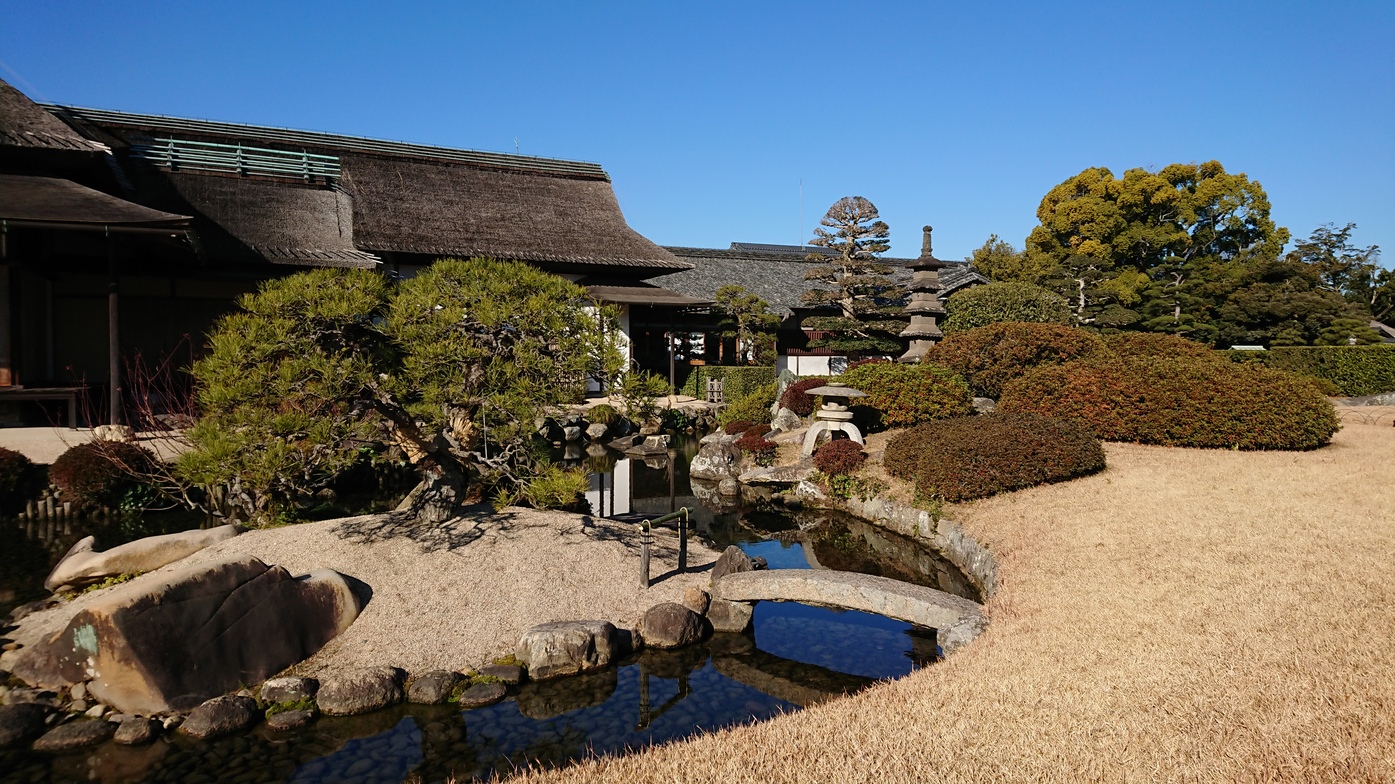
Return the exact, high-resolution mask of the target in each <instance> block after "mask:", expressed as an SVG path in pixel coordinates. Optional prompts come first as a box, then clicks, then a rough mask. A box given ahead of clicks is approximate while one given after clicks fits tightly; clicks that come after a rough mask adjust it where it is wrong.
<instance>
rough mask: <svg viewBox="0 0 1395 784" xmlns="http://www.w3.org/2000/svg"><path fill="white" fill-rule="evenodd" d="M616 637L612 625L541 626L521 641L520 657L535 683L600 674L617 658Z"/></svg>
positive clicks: (534, 628)
mask: <svg viewBox="0 0 1395 784" xmlns="http://www.w3.org/2000/svg"><path fill="white" fill-rule="evenodd" d="M616 637H617V635H616V629H615V626H614V625H613V624H612V623H610V622H609V621H558V622H555V623H543V624H538V625H537V626H534V627H533V628H531V629H529V630H528V631H526V632H524V633H523V637H522V638H521V639H519V641H518V652H517V657H518V660H519V661H520V662H523V663H524V665H525V666H526V667H527V668H528V677H529V678H532V679H533V680H545V679H547V678H558V677H561V676H563V675H574V674H576V673H579V672H588V671H591V670H599V669H601V668H602V667H605V666H606V665H608V664H610V660H611V659H612V658H613V657H614V656H615V655H616V652H617V648H618V642H617V639H616Z"/></svg>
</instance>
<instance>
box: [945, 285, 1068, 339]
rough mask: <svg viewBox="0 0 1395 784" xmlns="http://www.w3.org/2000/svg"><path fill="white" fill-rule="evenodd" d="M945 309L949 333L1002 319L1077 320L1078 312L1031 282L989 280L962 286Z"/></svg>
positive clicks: (1045, 321) (1047, 321)
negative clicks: (983, 284)
mask: <svg viewBox="0 0 1395 784" xmlns="http://www.w3.org/2000/svg"><path fill="white" fill-rule="evenodd" d="M945 308H946V309H947V310H948V311H949V312H948V317H947V318H946V319H945V322H944V324H942V325H940V326H941V329H943V330H944V333H945V334H946V335H950V334H953V333H955V332H963V331H965V330H970V329H974V328H976V327H986V326H988V325H989V324H993V323H995V322H1001V321H1033V322H1043V323H1047V324H1074V323H1075V313H1074V312H1073V311H1071V308H1070V305H1069V304H1068V303H1067V302H1066V301H1065V299H1064V298H1062V297H1061V296H1060V295H1059V294H1056V293H1055V292H1052V291H1048V290H1047V289H1044V288H1042V287H1041V286H1035V285H1032V284H1031V283H989V284H988V285H986V286H973V287H971V288H967V289H961V290H959V291H956V292H955V293H954V294H952V295H950V298H949V301H948V302H946V303H945Z"/></svg>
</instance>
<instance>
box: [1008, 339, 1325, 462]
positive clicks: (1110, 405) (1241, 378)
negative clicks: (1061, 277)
mask: <svg viewBox="0 0 1395 784" xmlns="http://www.w3.org/2000/svg"><path fill="white" fill-rule="evenodd" d="M998 410H1000V411H1004V412H1019V413H1034V414H1041V415H1045V416H1054V417H1060V418H1062V419H1069V420H1073V421H1076V422H1080V423H1081V424H1082V425H1084V426H1085V427H1087V428H1089V429H1090V431H1091V432H1093V433H1094V434H1095V435H1096V436H1098V437H1100V438H1102V439H1104V440H1106V441H1132V442H1135V443H1140V444H1159V445H1162V446H1189V447H1206V448H1217V449H1316V448H1317V447H1320V446H1322V445H1324V444H1326V443H1328V442H1329V441H1330V440H1331V439H1332V434H1333V433H1335V432H1337V429H1338V428H1339V427H1340V424H1339V423H1338V420H1337V414H1336V412H1335V411H1334V410H1333V408H1332V404H1331V403H1329V402H1328V401H1327V398H1325V397H1323V394H1322V391H1321V390H1320V389H1318V387H1317V385H1315V384H1313V383H1312V381H1311V380H1310V379H1307V378H1304V377H1302V376H1298V375H1294V374H1292V373H1285V372H1283V371H1279V370H1270V369H1268V368H1263V367H1258V366H1255V365H1250V364H1235V363H1220V362H1211V361H1207V360H1197V359H1192V358H1182V359H1177V358H1172V359H1167V358H1164V359H1152V360H1141V359H1134V360H1127V359H1113V360H1108V361H1077V362H1067V363H1065V364H1062V365H1056V366H1051V367H1040V368H1037V369H1036V370H1033V371H1032V372H1031V373H1028V374H1027V375H1026V376H1024V377H1022V378H1020V379H1017V380H1016V381H1013V382H1012V383H1010V384H1008V386H1007V389H1005V390H1004V391H1003V396H1002V399H1000V400H999V401H998Z"/></svg>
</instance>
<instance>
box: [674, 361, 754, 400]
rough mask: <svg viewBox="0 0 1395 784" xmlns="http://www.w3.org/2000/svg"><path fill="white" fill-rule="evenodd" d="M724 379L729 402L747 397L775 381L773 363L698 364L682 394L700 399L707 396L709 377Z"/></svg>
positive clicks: (685, 383)
mask: <svg viewBox="0 0 1395 784" xmlns="http://www.w3.org/2000/svg"><path fill="white" fill-rule="evenodd" d="M709 378H720V379H722V391H723V394H724V395H725V396H726V399H727V402H732V401H735V400H736V399H737V398H741V397H745V396H747V395H749V394H751V393H752V392H755V391H756V390H757V389H760V388H761V387H762V386H764V385H766V384H770V383H773V382H774V381H775V367H774V366H773V365H698V366H696V367H694V368H693V372H691V373H689V374H688V378H687V380H686V381H684V382H683V386H682V388H681V389H679V390H678V394H680V395H688V396H689V397H695V398H697V399H699V400H705V399H706V397H707V379H709Z"/></svg>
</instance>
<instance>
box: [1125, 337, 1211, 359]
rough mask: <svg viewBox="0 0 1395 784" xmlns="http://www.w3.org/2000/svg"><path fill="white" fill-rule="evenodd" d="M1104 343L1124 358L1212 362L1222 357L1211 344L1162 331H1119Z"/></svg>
mask: <svg viewBox="0 0 1395 784" xmlns="http://www.w3.org/2000/svg"><path fill="white" fill-rule="evenodd" d="M1104 345H1106V346H1108V347H1109V350H1110V351H1112V352H1114V355H1115V356H1117V357H1122V358H1124V359H1148V358H1161V357H1168V358H1173V359H1180V358H1184V357H1186V358H1191V359H1198V360H1205V361H1211V362H1214V361H1218V360H1220V359H1221V358H1220V357H1217V356H1216V351H1215V349H1212V348H1211V346H1210V345H1209V344H1203V343H1197V342H1196V341H1192V340H1187V339H1186V338H1183V337H1178V336H1176V335H1168V334H1166V333H1162V332H1117V333H1115V334H1113V335H1105V336H1104Z"/></svg>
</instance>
